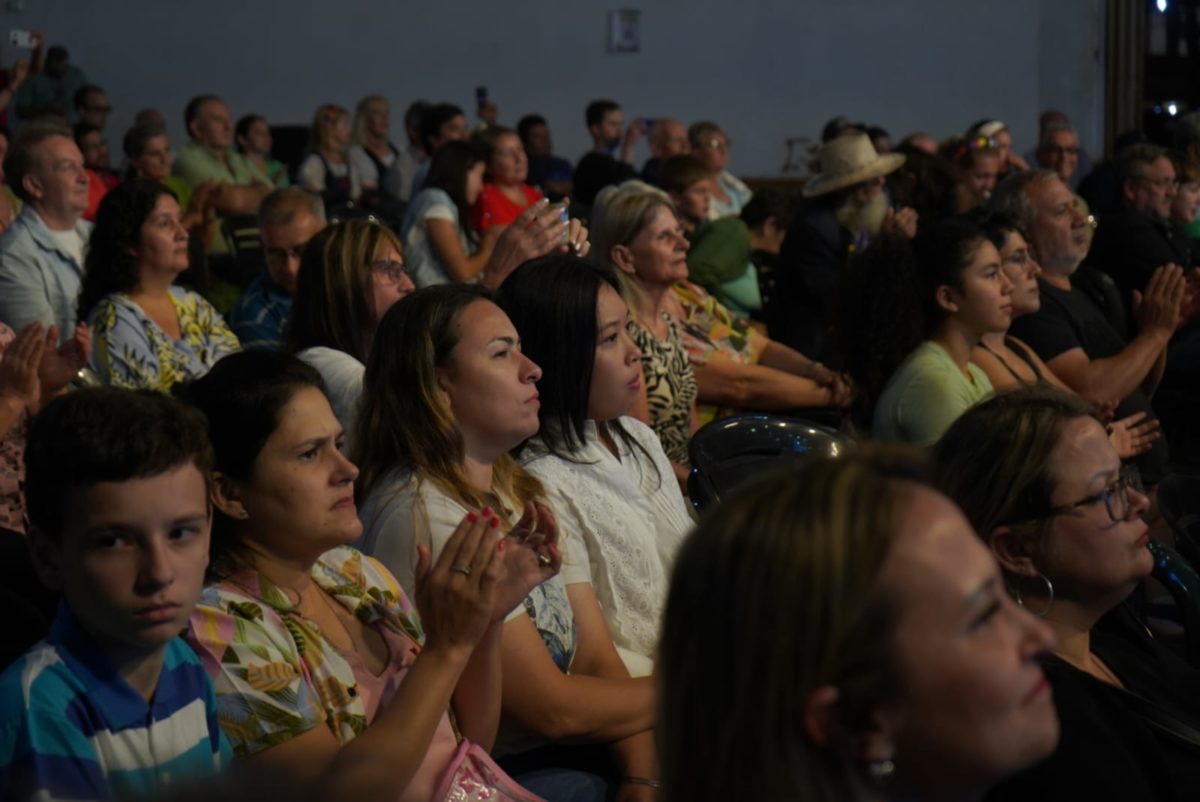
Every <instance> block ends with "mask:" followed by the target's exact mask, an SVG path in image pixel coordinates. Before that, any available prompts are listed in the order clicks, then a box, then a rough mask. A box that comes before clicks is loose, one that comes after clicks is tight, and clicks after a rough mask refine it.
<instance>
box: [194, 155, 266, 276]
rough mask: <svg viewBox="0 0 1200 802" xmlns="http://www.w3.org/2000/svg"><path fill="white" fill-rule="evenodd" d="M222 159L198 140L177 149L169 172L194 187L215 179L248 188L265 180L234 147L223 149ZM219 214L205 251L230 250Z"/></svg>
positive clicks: (220, 252)
mask: <svg viewBox="0 0 1200 802" xmlns="http://www.w3.org/2000/svg"><path fill="white" fill-rule="evenodd" d="M224 155H225V160H224V161H222V160H221V159H219V158H218V157H217V155H216V154H215V153H213V152H212V151H211V150H209V149H208V148H206V147H204V146H203V145H201V144H200V143H198V142H194V141H193V142H188V143H187V144H186V145H184V146H183V147H182V148H181V149H180V151H179V157H178V158H176V159H175V164H174V165H173V166H172V167H171V173H172V175H174V176H176V177H178V178H181V179H183V181H185V182H186V183H187V184H188V186H190V187H191V188H192V189H193V190H195V189H196V187H198V186H199V185H200V184H203V183H204V182H205V181H217V182H220V183H225V184H233V185H234V186H238V187H248V186H250V185H252V184H265V183H267V182H266V181H265V180H264V178H263V176H262V174H261V173H259V172H258V170H256V169H254V167H253V165H251V164H250V162H248V161H247V160H246V157H245V156H243V155H242V154H240V153H238V152H237V151H234V150H227V151H225V154H224ZM221 222H222V219H221V218H220V217H218V218H217V224H216V225H215V226H213V232H212V237H211V239H210V240H209V242H208V252H209V253H214V254H224V253H228V252H229V251H230V245H229V243H228V242H226V240H225V235H224V233H223V232H222V231H221Z"/></svg>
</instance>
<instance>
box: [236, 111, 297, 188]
mask: <svg viewBox="0 0 1200 802" xmlns="http://www.w3.org/2000/svg"><path fill="white" fill-rule="evenodd" d="M233 139H234V143H235V145H236V147H237V152H238V153H240V154H242V156H243V157H245V159H246V162H247V163H248V164H249V165H250V167H251V168H253V169H254V170H255V171H256V172H257V173H258V177H259V178H260V179H265V180H266V182H267V183H268V184H270V185H271V186H274V187H286V186H287V185H288V183H289V181H288V170H287V165H286V164H284V163H283V162H281V161H279V160H278V159H273V158H271V147H272V145H273V144H274V143H273V142H272V140H271V126H269V125H267V121H266V118H264V117H263V116H262V115H261V114H247V115H246V116H244V117H242V118H241V119H240V120H238V121H237V127H236V128H234V131H233Z"/></svg>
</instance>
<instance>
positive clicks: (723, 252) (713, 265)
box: [687, 217, 750, 292]
mask: <svg viewBox="0 0 1200 802" xmlns="http://www.w3.org/2000/svg"><path fill="white" fill-rule="evenodd" d="M687 238H688V241H689V242H690V243H691V245H692V247H691V248H689V249H688V255H687V265H688V281H690V282H692V283H693V284H699V285H700V286H701V287H703V288H704V289H706V290H708V291H709V292H713V291H715V290H716V288H717V287H718V286H719V285H721V284H723V283H724V282H726V281H736V280H737V279H739V278H741V277H742V275H743V274H744V273H745V272H746V265H748V264H750V231H749V230H748V229H747V228H746V224H745V223H743V222H742V221H741V220H739V219H737V218H736V217H723V218H721V219H720V220H710V221H708V222H706V223H703V224H702V225H701V226H700V227H699V228H697V229H696V230H694V231H692V232H690V233H689V234H688V235H687Z"/></svg>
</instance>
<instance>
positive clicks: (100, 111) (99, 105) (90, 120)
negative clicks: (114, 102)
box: [74, 84, 112, 133]
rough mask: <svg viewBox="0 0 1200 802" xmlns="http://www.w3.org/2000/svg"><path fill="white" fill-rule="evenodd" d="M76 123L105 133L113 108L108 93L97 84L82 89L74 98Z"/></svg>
mask: <svg viewBox="0 0 1200 802" xmlns="http://www.w3.org/2000/svg"><path fill="white" fill-rule="evenodd" d="M74 102H75V121H76V122H77V123H85V124H87V125H90V126H93V127H94V128H95V129H96V130H98V131H100V132H101V133H103V131H104V128H105V126H107V125H108V115H109V114H111V113H112V106H110V105H108V93H107V92H105V91H104V90H103V89H101V88H100V87H98V86H96V85H95V84H88V85H86V86H82V87H80V88H79V89H78V90H77V91H76V92H75V96H74Z"/></svg>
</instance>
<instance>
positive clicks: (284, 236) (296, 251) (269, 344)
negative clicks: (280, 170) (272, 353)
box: [229, 187, 325, 348]
mask: <svg viewBox="0 0 1200 802" xmlns="http://www.w3.org/2000/svg"><path fill="white" fill-rule="evenodd" d="M323 228H325V204H324V203H323V202H322V201H321V199H320V198H319V197H317V196H316V195H313V194H312V193H310V192H305V191H304V190H302V189H299V188H297V187H285V188H283V189H277V190H275V191H274V192H272V193H271V194H270V195H268V196H267V197H266V198H264V199H263V202H262V206H261V207H259V210H258V229H259V232H260V233H261V236H262V246H263V256H264V259H265V261H266V264H267V268H266V270H265V271H264V272H262V273H260V274H259V275H258V276H257V277H255V279H254V280H253V281H251V282H250V286H248V287H247V288H246V292H245V294H244V295H242V297H241V298H239V299H238V302H237V303H236V304H234V306H233V309H232V310H230V312H229V328H231V329H232V330H233V333H234V334H236V335H237V338H238V341H239V342H241V344H242V347H243V348H278V347H279V344H280V342H281V341H282V340H283V326H284V324H285V323H286V322H287V319H288V315H289V314H290V313H291V311H292V298H293V297H294V296H295V295H296V276H297V275H298V274H299V273H300V256H301V254H302V253H303V252H304V246H305V245H306V244H308V241H309V240H310V239H312V238H313V237H314V236H315V235H316V233H317V232H318V231H320V230H321V229H323Z"/></svg>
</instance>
